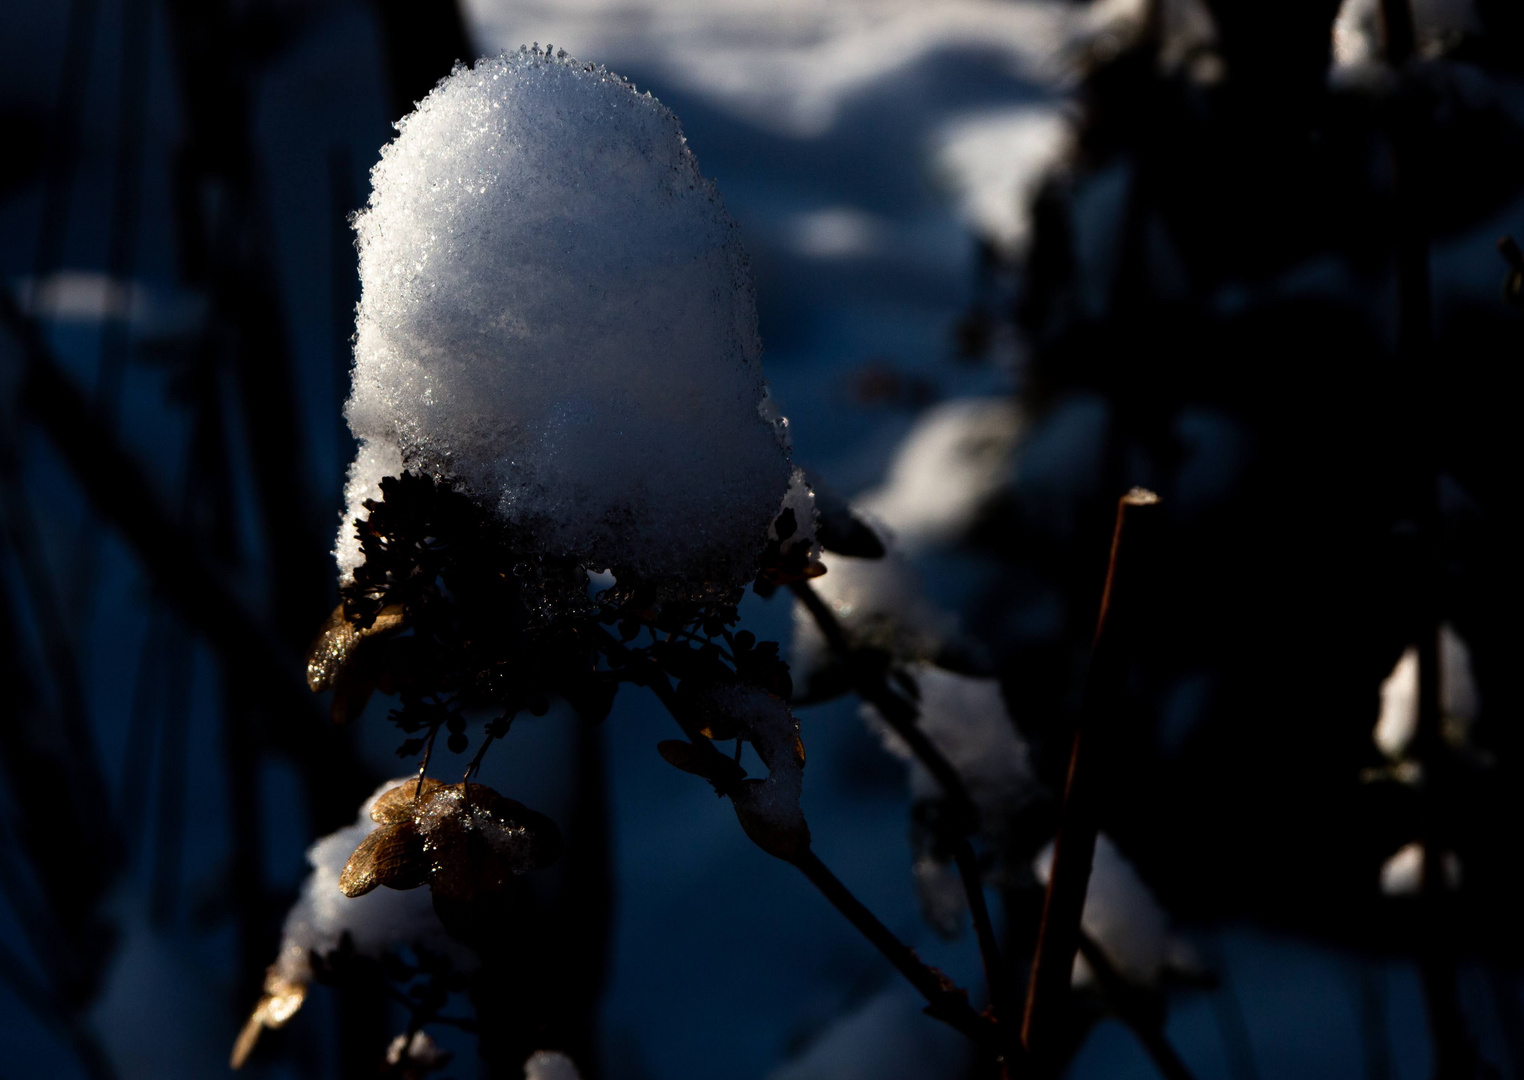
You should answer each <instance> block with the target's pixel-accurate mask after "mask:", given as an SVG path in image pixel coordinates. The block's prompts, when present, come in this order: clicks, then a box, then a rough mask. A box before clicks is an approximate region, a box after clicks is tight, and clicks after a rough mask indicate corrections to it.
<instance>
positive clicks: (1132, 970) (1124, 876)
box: [1032, 833, 1199, 986]
mask: <svg viewBox="0 0 1524 1080" xmlns="http://www.w3.org/2000/svg"><path fill="white" fill-rule="evenodd" d="M1052 868H1053V844H1052V843H1051V842H1050V843H1049V844H1048V845H1047V846H1046V847H1045V848H1043V849H1042V851H1041V852H1039V853H1038V855H1037V858H1036V859H1035V860H1034V861H1033V864H1032V869H1033V871H1034V873H1036V875H1037V879H1038V880H1039V881H1040V882H1042V883H1043V884H1044V885H1046V884H1047V883H1048V874H1049V872H1050V871H1051V870H1052ZM1080 925H1081V927H1082V928H1083V929H1084V931H1085V933H1086V934H1088V935H1089V936H1090V937H1091V939H1092V940H1094V941H1095V943H1096V944H1097V945H1099V946H1100V948H1101V951H1102V952H1104V953H1105V954H1106V956H1107V957H1108V958H1109V959H1110V960H1111V962H1112V963H1113V964H1115V965H1116V968H1117V970H1118V972H1119V973H1120V974H1121V975H1122V976H1123V977H1125V978H1127V979H1130V980H1131V981H1132V982H1134V983H1138V984H1141V985H1145V986H1151V985H1156V984H1157V983H1158V982H1159V981H1160V980H1161V979H1163V978H1165V977H1166V976H1167V975H1171V974H1181V973H1189V972H1192V971H1194V970H1195V969H1196V968H1198V967H1199V962H1198V961H1197V959H1196V957H1195V955H1194V953H1193V952H1192V950H1191V948H1190V946H1189V944H1188V943H1186V942H1185V941H1183V940H1182V939H1180V938H1179V937H1177V936H1176V935H1175V934H1174V932H1173V931H1172V929H1171V927H1170V918H1169V914H1168V913H1167V912H1166V911H1165V910H1164V908H1163V907H1161V906H1160V904H1159V901H1158V900H1157V899H1155V898H1154V894H1153V892H1152V891H1151V890H1150V889H1149V887H1148V886H1147V885H1146V884H1144V883H1143V879H1142V878H1140V877H1139V876H1138V872H1137V871H1136V870H1134V869H1133V866H1132V863H1130V862H1128V861H1127V859H1126V858H1125V857H1124V856H1123V855H1122V853H1121V852H1120V851H1118V850H1117V847H1116V845H1115V844H1114V843H1112V841H1111V838H1110V837H1108V836H1106V835H1105V834H1104V833H1102V834H1101V835H1100V836H1098V837H1096V841H1095V862H1094V863H1093V864H1092V866H1091V870H1090V888H1089V891H1088V892H1087V893H1086V894H1085V912H1084V914H1083V915H1082V916H1081V918H1080ZM1093 977H1094V976H1093V974H1092V972H1091V971H1090V966H1089V965H1088V964H1087V963H1086V962H1085V958H1084V957H1082V956H1076V957H1075V959H1074V981H1075V982H1076V983H1089V982H1090V981H1091V980H1092V979H1093Z"/></svg>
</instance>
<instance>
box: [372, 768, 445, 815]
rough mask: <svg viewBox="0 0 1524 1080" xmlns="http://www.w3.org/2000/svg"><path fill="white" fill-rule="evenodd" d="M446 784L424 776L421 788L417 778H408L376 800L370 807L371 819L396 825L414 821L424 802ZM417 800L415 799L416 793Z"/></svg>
mask: <svg viewBox="0 0 1524 1080" xmlns="http://www.w3.org/2000/svg"><path fill="white" fill-rule="evenodd" d="M444 786H445V785H444V784H443V783H442V782H441V781H439V780H436V779H434V778H433V777H432V776H425V777H424V778H423V786H422V787H421V788H420V787H419V785H418V781H417V780H408V781H405V782H404V783H401V784H398V785H397V786H396V787H394V788H392V789H390V790H389V791H387V792H385V793H384V794H383V795H382V796H381V797H380V798H379V799H377V800H376V803H375V805H374V806H372V807H371V808H370V819H371V820H372V821H379V822H380V823H381V824H383V825H396V824H399V823H401V822H404V821H412V820H413V819H414V817H416V816H417V814H418V812H419V810H420V809H421V807H422V804H424V803H427V802H428V801H429V800H430V799H432V798H433V797H434V794H435V792H437V791H439V789H440V788H442V787H444ZM415 794H416V795H417V801H416V802H415V801H414V795H415Z"/></svg>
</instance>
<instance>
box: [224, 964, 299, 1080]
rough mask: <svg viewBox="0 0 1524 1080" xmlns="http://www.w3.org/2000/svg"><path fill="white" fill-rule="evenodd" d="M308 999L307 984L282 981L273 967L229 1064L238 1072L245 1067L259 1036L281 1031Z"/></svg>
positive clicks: (239, 1035)
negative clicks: (274, 1029)
mask: <svg viewBox="0 0 1524 1080" xmlns="http://www.w3.org/2000/svg"><path fill="white" fill-rule="evenodd" d="M306 999H307V984H306V983H299V982H292V981H291V980H289V979H285V978H282V977H281V976H279V975H277V974H276V973H275V969H274V968H271V969H270V971H269V972H268V973H267V974H266V975H265V993H264V996H263V997H261V998H260V999H259V1004H258V1005H255V1006H254V1011H253V1012H251V1013H250V1014H249V1019H248V1020H247V1021H245V1023H244V1025H243V1030H242V1031H240V1032H239V1033H238V1038H237V1039H236V1040H235V1041H234V1042H233V1052H232V1054H231V1055H229V1057H228V1064H229V1065H230V1066H231V1067H232V1068H234V1069H240V1068H242V1067H243V1063H244V1062H245V1061H247V1060H249V1055H250V1054H251V1053H253V1052H254V1045H255V1043H257V1042H259V1036H260V1034H261V1033H263V1032H264V1030H265V1028H278V1027H280V1026H282V1025H283V1024H285V1022H286V1021H287V1020H290V1019H291V1018H292V1017H293V1016H295V1015H296V1011H297V1010H298V1009H300V1008H301V1007H302V1002H303V1001H305V1000H306Z"/></svg>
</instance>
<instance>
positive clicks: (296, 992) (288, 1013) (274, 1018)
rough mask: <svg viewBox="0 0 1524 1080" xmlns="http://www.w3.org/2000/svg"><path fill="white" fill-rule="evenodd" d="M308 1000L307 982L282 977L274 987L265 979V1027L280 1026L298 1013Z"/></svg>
mask: <svg viewBox="0 0 1524 1080" xmlns="http://www.w3.org/2000/svg"><path fill="white" fill-rule="evenodd" d="M306 1000H307V984H306V983H297V982H287V981H286V980H284V979H282V980H280V982H279V983H278V984H277V985H276V986H275V987H274V988H272V987H271V984H270V981H269V980H266V981H265V1000H264V1009H265V1027H270V1028H278V1027H281V1026H282V1025H283V1024H285V1022H286V1021H287V1020H290V1019H291V1018H292V1017H293V1016H295V1015H296V1011H297V1010H298V1009H300V1008H301V1007H302V1002H304V1001H306Z"/></svg>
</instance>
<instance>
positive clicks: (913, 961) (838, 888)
mask: <svg viewBox="0 0 1524 1080" xmlns="http://www.w3.org/2000/svg"><path fill="white" fill-rule="evenodd" d="M602 645H603V647H604V648H605V650H607V651H608V652H610V653H611V654H613V655H614V656H617V657H620V658H621V659H624V660H626V661H628V660H629V659H630V652H629V650H628V649H627V648H625V646H624V645H623V644H622V643H621V642H619V641H617V640H616V639H615V638H614V636H613V635H612V634H610V633H608V632H607V631H604V632H603V641H602ZM639 681H640V682H641V684H642V685H644V686H648V687H650V689H651V692H652V693H654V694H655V695H656V697H657V698H658V699H659V700H660V701H661V703H662V705H664V706H665V707H666V709H667V712H668V713H670V714H671V715H672V719H673V720H675V721H676V722H677V726H678V727H680V728H682V730H683V734H685V735H686V736H688V738H689V739H690V740H691V741H693V742H694V743H695V744H699V745H707V746H708V747H709V748H710V749H713V746H714V744H713V743H712V742H711V741H710V740H709V739H707V738H706V737H705V736H704V735H703V734H701V733H700V732H699V731H698V730H697V728H696V726H695V725H694V724H693V723H691V722H690V721H689V720H688V718H687V717H685V716H684V715H683V712H682V705H681V702H680V701H679V700H678V697H677V693H676V691H674V690H673V689H672V684H671V683H670V682H668V681H667V676H666V674H665V673H664V672H662V671H660V670H657V669H655V666H654V664H653V665H652V670H650V671H648V672H644V673H642V675H641V677H640V678H639ZM715 752H716V753H718V751H717V750H716V751H715ZM965 843H966V841H965ZM787 861H789V862H792V863H793V865H795V866H797V867H798V868H799V871H800V872H801V873H802V874H804V876H805V877H807V878H809V879H810V883H811V884H813V885H814V886H815V887H816V888H817V889H819V890H820V891H821V893H823V894H824V895H825V898H826V899H827V900H829V901H830V902H831V905H832V906H833V907H835V908H836V910H837V911H839V912H841V913H842V914H843V915H844V916H846V919H847V921H848V922H850V923H851V924H852V925H853V926H855V927H857V929H858V931H859V932H860V933H861V934H862V935H863V937H865V938H867V939H868V941H869V943H870V944H872V945H873V947H874V948H876V949H877V950H878V951H879V952H880V953H882V954H883V955H884V958H885V959H887V960H888V961H889V962H890V963H891V964H893V965H894V967H895V969H896V970H897V971H899V973H900V974H901V975H903V976H905V978H906V980H907V981H909V983H910V984H911V985H912V986H914V987H915V988H916V990H918V991H919V992H920V994H921V996H922V997H924V998H925V999H926V1003H927V1007H926V1012H927V1014H928V1015H930V1016H933V1017H935V1018H936V1019H938V1020H941V1021H943V1022H944V1023H946V1024H948V1025H950V1026H951V1027H953V1028H956V1029H957V1030H958V1031H960V1032H962V1033H963V1034H964V1035H966V1036H968V1037H969V1038H970V1039H971V1040H973V1041H974V1042H975V1043H977V1044H978V1045H980V1046H981V1047H984V1048H985V1049H987V1050H989V1051H990V1052H991V1053H993V1054H995V1055H996V1056H997V1057H999V1056H1001V1049H1000V1046H999V1032H998V1028H997V1026H996V1024H995V1022H994V1021H992V1020H990V1019H988V1018H986V1017H983V1016H980V1015H979V1014H978V1013H976V1012H975V1011H974V1009H973V1006H971V1005H970V1004H969V1003H968V993H967V991H965V990H963V989H961V988H959V987H958V986H957V985H956V984H955V983H953V982H952V981H951V980H950V979H948V978H947V976H946V975H944V974H942V973H941V972H940V971H938V970H937V969H936V968H933V967H930V966H929V965H927V964H925V963H923V962H922V961H921V959H920V958H919V957H917V956H916V954H915V952H914V950H912V949H911V948H910V946H908V945H906V944H905V943H904V942H902V941H901V940H900V939H899V938H897V937H895V936H894V933H893V931H891V930H890V929H889V928H888V927H887V926H885V925H884V924H883V922H881V921H880V920H879V918H878V916H876V915H874V914H873V912H871V911H869V910H868V908H867V906H866V905H865V904H863V902H862V901H861V900H859V899H857V897H856V896H854V895H852V891H851V890H850V889H848V888H847V887H846V886H845V885H843V884H842V883H841V879H840V878H838V877H837V876H836V875H835V874H833V873H831V871H830V869H829V868H828V867H827V866H826V865H825V863H823V862H821V861H820V857H819V856H818V855H816V854H815V853H814V852H813V851H811V850H809V849H808V848H805V850H804V851H803V852H801V853H799V854H798V855H795V856H794V857H793V858H792V859H789V860H787ZM980 900H981V904H982V900H983V897H982V895H981V897H980ZM985 920H986V921H988V911H986V912H985ZM991 940H993V932H992V933H991Z"/></svg>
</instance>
